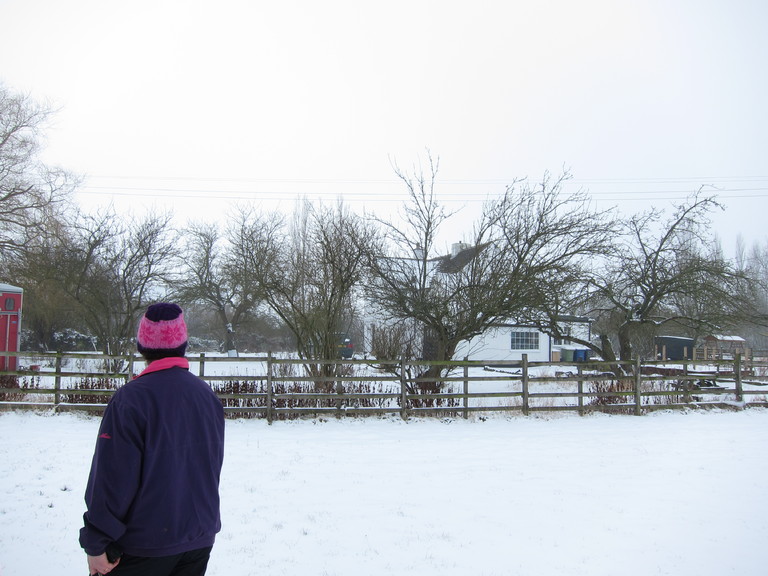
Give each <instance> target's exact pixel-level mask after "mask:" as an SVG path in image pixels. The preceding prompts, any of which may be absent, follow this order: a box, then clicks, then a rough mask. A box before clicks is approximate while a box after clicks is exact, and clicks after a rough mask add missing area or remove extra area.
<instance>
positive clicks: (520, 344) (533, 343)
mask: <svg viewBox="0 0 768 576" xmlns="http://www.w3.org/2000/svg"><path fill="white" fill-rule="evenodd" d="M538 349H539V333H538V332H512V350H538Z"/></svg>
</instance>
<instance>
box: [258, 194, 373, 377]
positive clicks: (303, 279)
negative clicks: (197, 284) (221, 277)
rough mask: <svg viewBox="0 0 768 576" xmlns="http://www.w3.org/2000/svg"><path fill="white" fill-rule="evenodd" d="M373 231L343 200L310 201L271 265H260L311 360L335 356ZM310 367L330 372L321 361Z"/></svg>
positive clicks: (276, 307)
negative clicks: (328, 204)
mask: <svg viewBox="0 0 768 576" xmlns="http://www.w3.org/2000/svg"><path fill="white" fill-rule="evenodd" d="M373 237H374V231H373V230H372V228H371V227H370V226H368V225H366V223H365V222H364V221H363V220H362V219H361V218H360V217H358V216H356V215H355V214H353V213H351V212H350V211H349V210H348V209H347V208H346V207H345V206H344V205H343V204H342V203H341V202H339V203H338V204H337V205H336V206H335V207H333V208H328V207H325V206H322V205H321V206H312V205H311V204H310V203H309V202H307V201H305V202H304V203H303V204H302V205H301V206H299V209H297V211H296V212H295V214H294V219H293V222H292V223H291V226H290V227H288V228H287V229H284V232H283V234H282V237H281V240H280V242H279V245H278V247H277V253H276V257H275V258H274V260H273V262H272V265H269V266H262V267H260V268H259V269H258V271H259V273H260V275H261V284H262V286H263V288H264V290H265V293H266V299H267V303H268V304H269V306H270V308H271V309H272V310H273V311H274V313H275V314H277V316H278V317H279V318H280V319H281V320H282V321H283V322H284V323H285V324H286V326H287V327H288V328H289V329H290V330H291V332H292V333H293V334H294V336H295V337H296V344H297V349H298V352H299V356H300V357H301V358H304V359H307V360H321V359H324V360H327V359H332V358H334V357H336V353H337V350H336V344H337V338H338V334H339V333H340V332H344V331H347V330H348V329H349V326H350V325H351V322H352V317H353V314H354V308H355V290H356V288H357V286H358V284H359V282H360V281H361V277H362V272H363V261H364V254H365V250H366V248H365V247H366V246H367V245H368V244H369V243H370V242H371V241H372V239H373ZM306 367H307V369H308V370H309V372H310V373H311V374H313V375H316V376H328V374H326V373H324V372H323V371H322V369H321V368H320V367H319V365H318V364H315V363H312V362H308V363H307V364H306Z"/></svg>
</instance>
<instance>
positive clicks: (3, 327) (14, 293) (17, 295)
mask: <svg viewBox="0 0 768 576" xmlns="http://www.w3.org/2000/svg"><path fill="white" fill-rule="evenodd" d="M23 296H24V289H23V288H19V287H18V286H11V285H10V284H0V372H2V371H13V370H16V368H17V366H18V359H17V358H16V356H4V355H3V352H18V351H19V335H20V333H21V305H22V299H23Z"/></svg>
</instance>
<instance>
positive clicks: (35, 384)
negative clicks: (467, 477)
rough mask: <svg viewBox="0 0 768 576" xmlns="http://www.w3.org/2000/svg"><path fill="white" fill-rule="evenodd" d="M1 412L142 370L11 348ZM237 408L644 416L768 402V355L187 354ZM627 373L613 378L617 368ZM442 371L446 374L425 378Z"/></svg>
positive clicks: (96, 390) (67, 398)
mask: <svg viewBox="0 0 768 576" xmlns="http://www.w3.org/2000/svg"><path fill="white" fill-rule="evenodd" d="M2 355H3V356H18V365H19V368H18V369H17V370H15V371H6V372H0V409H53V410H55V411H71V410H79V411H88V412H95V413H100V412H102V411H103V410H104V408H105V406H106V404H107V402H108V401H109V399H110V398H111V396H112V395H113V394H114V393H115V391H116V390H117V389H118V388H119V387H120V386H122V385H124V384H125V383H127V382H128V381H130V380H131V379H132V378H134V377H135V375H136V374H137V373H138V372H139V371H140V370H141V369H142V368H143V367H144V363H143V362H144V361H143V359H141V358H140V357H138V356H106V355H100V354H86V353H62V352H58V353H46V354H34V355H32V354H30V353H3V354H2ZM188 359H189V360H190V370H192V371H194V372H195V373H197V374H198V375H199V376H200V377H202V378H204V379H205V380H206V381H208V382H209V384H210V385H211V387H212V388H213V389H214V390H215V391H216V393H217V395H218V396H219V398H220V399H221V401H222V403H223V405H224V409H225V411H226V412H227V414H228V415H229V416H230V417H247V418H253V417H257V418H266V419H267V420H268V421H269V422H272V421H274V420H280V419H287V418H296V417H301V416H304V415H312V416H315V417H318V416H324V415H325V416H335V417H342V416H345V415H370V414H377V415H382V414H398V415H400V416H401V417H402V418H404V419H405V418H408V417H410V416H422V415H431V416H454V417H458V416H463V417H464V418H468V417H469V415H470V414H473V413H475V414H483V413H491V412H520V413H522V414H524V415H530V414H531V413H536V412H555V411H574V412H578V413H579V414H586V413H588V412H595V411H599V412H610V413H626V414H636V415H640V414H644V413H647V412H649V411H652V410H659V409H678V408H691V407H714V406H716V407H733V408H745V407H752V406H763V407H765V406H768V400H767V397H768V362H766V361H762V362H760V361H755V360H754V359H752V360H750V362H748V363H746V362H743V360H742V357H741V356H740V355H736V357H735V358H734V359H733V360H729V361H707V362H706V363H704V362H702V361H695V362H694V361H684V362H674V363H673V362H658V361H654V362H645V361H643V362H641V361H639V360H636V361H634V362H631V363H627V362H612V363H606V362H591V361H588V362H581V363H570V362H569V363H563V362H559V363H541V362H528V361H527V358H526V357H524V358H523V361H522V362H515V363H511V362H490V363H489V362H476V361H474V362H473V361H461V362H428V361H416V362H407V361H405V360H402V359H400V360H390V361H374V360H359V359H355V360H330V361H309V360H302V359H296V358H279V357H277V356H274V355H272V354H268V355H265V356H250V357H240V358H231V357H228V356H227V357H221V356H209V355H206V354H199V355H188ZM617 366H620V367H621V371H620V373H621V375H620V376H619V377H617V376H616V374H615V372H616V371H617V370H616V367H617ZM428 368H440V369H441V373H442V374H443V375H442V376H439V377H438V376H434V375H432V376H428V375H427V374H430V372H428V371H427V369H428Z"/></svg>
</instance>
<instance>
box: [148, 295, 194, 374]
mask: <svg viewBox="0 0 768 576" xmlns="http://www.w3.org/2000/svg"><path fill="white" fill-rule="evenodd" d="M136 348H137V349H138V351H139V352H140V353H141V355H142V356H144V357H145V358H147V359H150V360H156V359H158V358H165V357H167V356H184V353H185V352H186V350H187V325H186V323H185V322H184V312H183V311H182V310H181V307H180V306H179V305H178V304H172V303H169V302H159V303H157V304H152V305H151V306H150V307H149V308H147V311H146V312H145V313H144V316H142V317H141V321H140V322H139V332H138V334H137V335H136Z"/></svg>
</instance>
